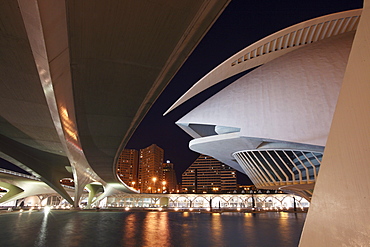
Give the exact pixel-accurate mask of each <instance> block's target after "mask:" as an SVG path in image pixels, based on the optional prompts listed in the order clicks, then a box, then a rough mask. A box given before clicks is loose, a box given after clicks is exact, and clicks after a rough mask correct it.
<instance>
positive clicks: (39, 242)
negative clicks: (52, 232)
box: [35, 210, 50, 246]
mask: <svg viewBox="0 0 370 247" xmlns="http://www.w3.org/2000/svg"><path fill="white" fill-rule="evenodd" d="M49 212H50V211H49V210H45V212H44V218H43V219H42V223H41V227H40V232H39V235H38V237H37V239H36V242H35V246H45V245H46V235H47V232H48V229H47V224H48V215H49Z"/></svg>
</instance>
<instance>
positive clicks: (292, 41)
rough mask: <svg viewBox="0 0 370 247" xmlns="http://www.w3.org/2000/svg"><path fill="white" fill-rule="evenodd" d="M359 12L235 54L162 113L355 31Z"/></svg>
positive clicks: (311, 23) (293, 29)
mask: <svg viewBox="0 0 370 247" xmlns="http://www.w3.org/2000/svg"><path fill="white" fill-rule="evenodd" d="M361 12H362V9H355V10H349V11H344V12H339V13H334V14H330V15H326V16H322V17H318V18H315V19H311V20H308V21H305V22H301V23H298V24H296V25H293V26H290V27H288V28H285V29H283V30H281V31H278V32H276V33H274V34H271V35H269V36H267V37H265V38H263V39H261V40H259V41H257V42H255V43H254V44H252V45H250V46H248V47H246V48H245V49H243V50H241V51H240V52H238V53H236V54H235V55H233V56H232V57H230V58H229V59H227V60H226V61H224V62H223V63H221V64H220V65H219V66H217V67H216V68H215V69H213V70H212V71H210V72H209V73H208V74H207V75H205V76H204V77H203V78H202V79H200V80H199V81H198V82H196V83H195V84H194V85H193V86H192V87H191V88H190V89H189V90H188V91H187V92H186V93H185V94H184V95H183V96H181V97H180V98H179V99H178V100H177V101H176V102H175V103H174V104H173V105H172V106H171V107H170V108H169V109H168V110H167V111H166V112H165V113H164V115H166V114H167V113H169V112H170V111H172V110H173V109H175V108H176V107H178V106H179V105H181V104H182V103H184V102H186V101H187V100H189V99H190V98H192V97H194V96H195V95H197V94H199V93H200V92H202V91H204V90H206V89H208V88H210V87H211V86H213V85H215V84H217V83H219V82H221V81H223V80H225V79H227V78H229V77H231V76H234V75H236V74H239V73H241V72H243V71H246V70H248V69H252V68H255V67H257V66H259V65H262V64H265V63H267V62H269V61H271V60H273V59H275V58H277V57H280V56H282V55H284V54H286V53H288V52H291V51H293V50H295V49H297V48H300V47H302V46H306V45H308V44H311V43H314V42H316V41H319V40H323V39H326V38H330V37H332V36H335V35H339V34H342V33H346V32H351V31H354V30H356V29H357V25H358V22H359V19H360V16H361Z"/></svg>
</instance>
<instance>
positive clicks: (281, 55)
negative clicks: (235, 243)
mask: <svg viewBox="0 0 370 247" xmlns="http://www.w3.org/2000/svg"><path fill="white" fill-rule="evenodd" d="M365 11H366V8H365V9H364V12H365ZM364 12H362V10H351V11H345V12H340V13H335V14H331V15H327V16H322V17H319V18H316V19H312V20H308V21H305V22H302V23H299V24H297V25H294V26H291V27H288V28H286V29H283V30H281V31H279V32H276V33H274V34H272V35H270V36H268V37H266V38H264V39H261V40H260V41H257V42H256V43H254V44H252V45H250V46H248V47H247V48H245V49H243V50H242V51H240V52H238V53H237V54H235V55H234V56H232V57H230V58H229V59H227V60H226V61H225V62H223V63H222V64H220V65H219V66H218V67H216V68H215V69H213V70H212V71H211V72H209V73H208V74H207V75H205V76H204V77H203V78H202V79H201V80H199V81H198V82H197V83H196V84H194V85H193V87H191V88H190V89H189V90H188V92H186V93H185V94H184V95H183V96H182V97H181V98H180V99H178V100H177V102H175V103H174V105H173V106H172V107H171V108H170V109H169V110H168V111H167V113H168V112H169V111H171V110H173V109H174V108H176V107H177V106H179V105H180V104H182V103H183V102H185V101H187V100H188V99H190V98H191V97H193V96H195V95H197V94H199V93H200V92H202V91H203V90H205V89H207V88H209V87H211V86H213V85H215V84H217V83H218V82H221V81H222V80H224V79H227V78H229V77H231V76H233V75H236V74H238V73H241V72H243V71H246V70H249V69H253V70H252V71H251V72H249V73H247V74H246V75H244V76H242V77H241V78H239V79H237V80H236V81H235V82H233V83H231V84H230V85H229V86H227V87H226V88H224V89H223V90H221V91H220V92H218V93H217V94H215V95H214V96H212V97H211V98H209V99H208V100H206V101H205V102H203V103H202V104H200V105H199V106H197V107H196V108H194V109H193V110H191V111H190V112H189V113H187V114H186V115H185V116H183V117H182V118H181V119H180V120H178V121H177V123H176V124H177V125H178V126H179V127H181V128H182V129H183V130H184V131H185V132H187V133H188V134H189V135H190V136H192V137H193V138H194V139H193V140H191V141H190V143H189V147H190V149H192V150H193V151H196V152H199V153H202V154H206V155H210V156H212V157H214V158H216V159H218V160H220V161H222V162H224V163H225V164H228V165H229V166H231V167H233V168H235V169H237V170H239V171H241V172H243V173H245V174H247V175H248V176H249V178H250V179H251V180H252V181H253V183H254V184H255V185H256V186H257V187H258V188H263V189H277V188H279V189H282V190H285V191H287V192H293V193H295V194H298V195H301V196H303V197H305V198H307V199H308V200H311V198H312V204H311V208H310V211H309V214H308V218H307V221H306V225H305V229H304V231H303V235H302V238H301V245H302V246H338V245H337V244H343V243H351V244H350V245H352V244H353V241H354V239H356V241H358V242H357V243H370V242H369V234H370V229H369V226H368V224H367V223H366V220H364V219H369V210H367V209H366V208H368V203H369V199H368V198H367V197H366V194H368V191H369V189H370V186H369V182H368V181H369V175H370V171H369V166H368V162H367V158H366V157H367V155H368V154H369V150H368V148H369V146H370V143H369V134H370V133H369V128H368V127H365V125H366V126H369V124H368V123H369V120H370V119H369V109H370V102H369V98H370V97H369V92H370V88H369V79H368V78H369V76H370V74H369V69H368V68H366V66H365V64H367V65H368V62H367V60H368V58H366V57H365V55H364V53H363V52H365V54H367V55H369V44H368V40H367V39H366V38H369V32H368V30H369V26H368V23H369V17H364V16H366V15H364ZM365 61H366V62H365ZM366 112H367V113H366ZM366 150H367V151H366ZM365 153H367V155H365ZM354 166H355V167H356V168H354ZM353 169H356V171H353ZM315 184H316V186H315ZM344 186H345V187H346V188H347V187H348V186H353V188H354V189H359V188H361V189H359V190H358V191H355V192H354V193H351V192H349V191H347V190H342V189H341V188H343V187H344ZM314 187H315V190H314ZM313 191H315V192H314V193H313ZM359 191H362V193H363V194H361V193H360V192H359ZM359 197H363V198H364V199H363V200H358V198H359ZM344 198H346V199H344ZM349 198H351V199H349ZM344 200H349V201H351V200H353V203H350V202H348V203H347V202H345V201H344ZM339 201H340V202H339ZM338 202H339V208H340V209H338V206H336V205H337V203H338ZM354 204H356V205H354ZM354 208H355V209H357V210H358V211H356V212H359V213H358V214H357V213H350V212H348V210H350V211H353V210H354ZM340 210H345V214H348V215H346V216H345V217H342V214H341V212H342V213H343V211H340ZM339 214H340V215H341V216H339ZM350 217H352V219H351V218H350ZM354 219H357V220H358V221H356V223H354V222H355V221H354ZM329 222H330V224H328V223H329ZM347 224H350V225H351V226H352V227H354V225H355V227H354V228H351V229H349V228H348V227H347ZM329 225H330V226H329ZM316 227H318V228H316ZM318 229H320V230H318ZM333 229H334V230H333ZM344 229H345V230H344ZM355 229H357V230H355ZM333 231H336V232H337V233H339V232H344V231H347V232H346V233H345V234H343V236H340V237H338V236H336V234H334V235H335V236H334V235H332V233H333ZM351 234H353V235H352V236H355V237H352V236H351ZM312 236H315V237H314V238H311V237H312ZM329 236H330V237H329ZM346 238H347V239H346ZM334 239H335V240H334ZM349 239H351V240H349ZM323 243H325V244H323ZM344 245H346V244H344ZM356 246H363V245H361V244H360V245H356Z"/></svg>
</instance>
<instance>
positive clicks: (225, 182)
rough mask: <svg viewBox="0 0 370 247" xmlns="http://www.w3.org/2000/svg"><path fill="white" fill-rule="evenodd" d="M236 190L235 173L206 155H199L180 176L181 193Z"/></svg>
mask: <svg viewBox="0 0 370 247" xmlns="http://www.w3.org/2000/svg"><path fill="white" fill-rule="evenodd" d="M236 189H237V181H236V171H235V170H234V169H233V168H231V167H229V166H227V165H225V164H223V163H222V162H220V161H218V160H216V159H214V158H212V157H210V156H207V155H203V154H202V155H200V156H199V157H198V158H197V159H196V160H195V161H194V163H193V164H192V165H191V166H190V167H189V168H188V169H186V171H185V172H184V173H183V174H182V191H183V192H186V193H205V192H207V193H218V192H232V191H234V190H236Z"/></svg>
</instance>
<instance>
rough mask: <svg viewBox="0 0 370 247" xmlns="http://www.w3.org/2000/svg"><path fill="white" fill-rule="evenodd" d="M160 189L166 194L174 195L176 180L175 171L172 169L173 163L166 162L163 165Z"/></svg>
mask: <svg viewBox="0 0 370 247" xmlns="http://www.w3.org/2000/svg"><path fill="white" fill-rule="evenodd" d="M162 185H163V187H162V189H163V190H165V191H166V192H167V193H174V192H176V191H177V187H178V186H177V178H176V173H175V169H174V168H173V163H171V162H170V161H169V160H167V162H166V163H163V181H162Z"/></svg>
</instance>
